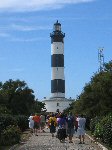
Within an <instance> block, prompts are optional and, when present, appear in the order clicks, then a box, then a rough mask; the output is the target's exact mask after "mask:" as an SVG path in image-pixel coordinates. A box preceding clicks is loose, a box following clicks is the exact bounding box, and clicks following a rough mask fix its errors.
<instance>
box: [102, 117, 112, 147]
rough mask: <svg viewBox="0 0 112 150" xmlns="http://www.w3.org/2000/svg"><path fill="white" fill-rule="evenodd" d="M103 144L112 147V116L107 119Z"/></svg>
mask: <svg viewBox="0 0 112 150" xmlns="http://www.w3.org/2000/svg"><path fill="white" fill-rule="evenodd" d="M103 142H104V143H106V144H107V145H109V146H110V147H112V115H108V116H107V117H106V123H105V125H104V126H103Z"/></svg>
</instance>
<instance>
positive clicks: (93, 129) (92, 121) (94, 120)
mask: <svg viewBox="0 0 112 150" xmlns="http://www.w3.org/2000/svg"><path fill="white" fill-rule="evenodd" d="M98 122H99V118H98V117H95V118H93V119H91V121H90V130H91V133H92V134H93V133H94V131H95V126H96V124H97V123H98Z"/></svg>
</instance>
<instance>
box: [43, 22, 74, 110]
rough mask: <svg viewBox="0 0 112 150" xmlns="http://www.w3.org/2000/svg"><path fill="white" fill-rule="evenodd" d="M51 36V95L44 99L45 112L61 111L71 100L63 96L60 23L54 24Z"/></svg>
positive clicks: (62, 50)
mask: <svg viewBox="0 0 112 150" xmlns="http://www.w3.org/2000/svg"><path fill="white" fill-rule="evenodd" d="M50 37H51V70H52V71H51V96H50V98H48V99H44V100H43V102H44V103H45V107H46V111H47V112H63V110H64V109H66V108H68V107H69V106H70V104H71V103H72V102H73V100H72V99H71V98H70V99H67V98H65V77H64V37H65V33H63V32H62V31H61V24H60V23H59V22H58V21H57V22H56V23H55V24H54V28H53V32H52V33H51V34H50Z"/></svg>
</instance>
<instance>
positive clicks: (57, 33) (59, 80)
mask: <svg viewBox="0 0 112 150" xmlns="http://www.w3.org/2000/svg"><path fill="white" fill-rule="evenodd" d="M50 37H51V98H65V77H64V37H65V33H63V32H62V31H61V24H60V23H59V22H58V20H57V22H56V23H55V24H54V28H53V32H52V33H50Z"/></svg>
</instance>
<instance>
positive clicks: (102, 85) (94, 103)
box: [71, 61, 112, 117]
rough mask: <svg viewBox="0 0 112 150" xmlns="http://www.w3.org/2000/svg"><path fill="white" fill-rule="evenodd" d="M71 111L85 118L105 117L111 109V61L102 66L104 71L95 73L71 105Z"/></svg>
mask: <svg viewBox="0 0 112 150" xmlns="http://www.w3.org/2000/svg"><path fill="white" fill-rule="evenodd" d="M72 105H73V106H72V107H71V111H73V112H74V113H75V114H76V113H78V114H79V113H84V114H85V115H87V116H90V117H95V116H97V115H106V114H108V113H110V112H111V109H112V61H110V62H109V63H105V64H104V71H103V72H100V73H95V74H94V76H93V77H92V78H91V81H90V82H89V83H88V84H86V85H85V87H84V88H83V92H82V93H81V94H80V95H79V97H78V98H77V100H76V101H75V102H74V103H73V104H72Z"/></svg>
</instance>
